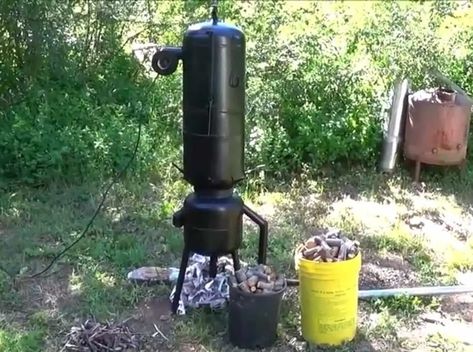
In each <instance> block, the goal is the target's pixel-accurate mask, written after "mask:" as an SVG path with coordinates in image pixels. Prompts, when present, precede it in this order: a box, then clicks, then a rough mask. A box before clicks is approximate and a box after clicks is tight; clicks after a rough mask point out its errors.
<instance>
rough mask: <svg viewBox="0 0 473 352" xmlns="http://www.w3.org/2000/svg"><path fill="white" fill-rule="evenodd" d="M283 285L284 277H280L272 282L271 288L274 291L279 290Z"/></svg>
mask: <svg viewBox="0 0 473 352" xmlns="http://www.w3.org/2000/svg"><path fill="white" fill-rule="evenodd" d="M283 287H284V279H283V278H281V279H278V280H276V281H275V282H274V286H273V290H274V291H280V290H282V289H283Z"/></svg>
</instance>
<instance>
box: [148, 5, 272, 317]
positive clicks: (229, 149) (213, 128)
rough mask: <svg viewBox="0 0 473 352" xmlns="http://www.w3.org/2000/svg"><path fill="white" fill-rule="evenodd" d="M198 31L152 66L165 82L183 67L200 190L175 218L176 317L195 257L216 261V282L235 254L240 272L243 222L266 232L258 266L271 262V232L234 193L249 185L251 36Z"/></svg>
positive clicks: (191, 154)
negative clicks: (220, 265) (180, 231)
mask: <svg viewBox="0 0 473 352" xmlns="http://www.w3.org/2000/svg"><path fill="white" fill-rule="evenodd" d="M212 18H213V21H212V22H204V23H198V24H195V25H192V26H190V27H189V28H188V30H187V31H186V33H185V35H184V39H183V45H182V48H181V47H165V48H161V49H160V50H158V51H157V52H156V54H155V55H154V56H153V60H152V66H153V68H154V70H155V71H156V72H158V73H159V74H161V75H169V74H171V73H173V72H174V71H175V70H176V69H177V66H178V62H179V60H182V62H183V89H184V92H183V113H184V116H183V136H182V137H183V143H184V156H183V159H184V168H183V173H184V179H185V180H186V181H188V182H189V183H190V184H192V185H193V186H194V192H193V193H191V194H190V195H188V196H187V198H186V200H185V201H184V205H183V207H182V208H181V209H180V210H178V211H177V212H176V213H175V214H174V216H173V224H174V226H176V227H184V250H183V254H182V261H181V267H180V271H179V277H178V281H177V285H176V291H175V296H174V298H173V305H172V310H173V312H176V310H177V307H178V303H179V297H180V294H181V290H182V285H183V282H184V275H185V271H186V267H187V262H188V259H189V255H190V253H191V252H194V253H199V254H202V255H207V256H210V272H211V276H215V275H216V270H217V257H218V256H220V255H226V254H231V255H232V256H233V262H234V267H235V269H236V270H238V269H239V259H238V249H239V248H240V246H241V242H242V231H243V214H245V215H246V216H248V217H249V218H250V219H251V220H252V221H254V222H255V223H256V224H257V225H258V226H259V229H260V233H259V246H258V262H259V263H265V262H266V247H267V241H268V224H267V222H266V221H265V220H264V219H263V218H261V217H260V216H259V215H258V214H256V213H255V212H254V211H253V210H251V209H250V208H248V207H247V206H246V205H245V204H244V203H243V201H242V199H241V198H240V197H239V196H238V195H236V194H235V193H234V191H233V187H234V186H235V184H236V183H237V182H239V181H241V180H242V179H243V178H244V165H243V159H244V155H243V152H244V140H245V138H244V131H245V121H244V120H245V36H244V34H243V32H242V31H241V30H239V29H238V28H237V27H234V26H231V25H228V24H224V23H221V22H218V19H217V18H216V9H215V8H214V10H213V11H212Z"/></svg>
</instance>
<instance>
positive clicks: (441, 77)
mask: <svg viewBox="0 0 473 352" xmlns="http://www.w3.org/2000/svg"><path fill="white" fill-rule="evenodd" d="M430 73H431V74H433V75H434V76H435V77H436V78H437V79H439V80H440V81H442V82H443V83H445V84H446V85H449V86H450V87H451V88H453V89H454V90H456V91H457V92H460V93H461V94H462V95H464V96H465V98H466V99H467V100H468V101H469V103H470V104H472V105H473V99H472V98H471V97H470V96H469V95H468V94H467V93H466V92H465V91H464V90H463V89H461V88H460V87H459V86H458V85H457V84H455V83H454V82H453V81H452V80H450V79H448V78H447V77H445V76H444V75H443V74H441V73H440V71H439V70H437V69H435V68H434V69H431V70H430Z"/></svg>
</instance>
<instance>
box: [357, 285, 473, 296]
mask: <svg viewBox="0 0 473 352" xmlns="http://www.w3.org/2000/svg"><path fill="white" fill-rule="evenodd" d="M471 292H473V286H431V287H411V288H389V289H383V290H360V291H359V292H358V298H360V299H366V298H379V297H390V296H400V295H408V296H438V295H454V294H460V293H471Z"/></svg>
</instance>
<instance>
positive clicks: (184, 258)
mask: <svg viewBox="0 0 473 352" xmlns="http://www.w3.org/2000/svg"><path fill="white" fill-rule="evenodd" d="M189 254H190V252H189V250H188V249H187V247H184V250H183V251H182V259H181V267H180V268H179V276H178V278H177V283H176V291H175V292H174V297H173V299H172V306H171V310H172V312H173V314H176V312H177V308H178V307H179V300H180V299H181V292H182V286H183V285H184V279H185V276H186V269H187V262H188V261H189Z"/></svg>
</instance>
